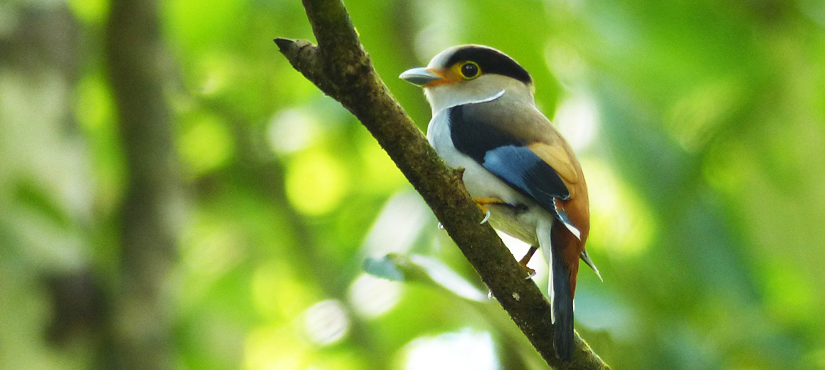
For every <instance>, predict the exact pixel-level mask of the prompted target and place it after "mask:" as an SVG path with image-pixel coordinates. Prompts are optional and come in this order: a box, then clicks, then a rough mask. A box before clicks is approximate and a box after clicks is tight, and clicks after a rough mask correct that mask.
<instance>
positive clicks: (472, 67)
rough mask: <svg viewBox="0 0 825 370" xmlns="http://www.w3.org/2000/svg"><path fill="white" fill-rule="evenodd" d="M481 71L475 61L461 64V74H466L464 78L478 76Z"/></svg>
mask: <svg viewBox="0 0 825 370" xmlns="http://www.w3.org/2000/svg"><path fill="white" fill-rule="evenodd" d="M479 72H480V71H479V70H478V64H475V63H473V62H467V63H464V65H462V66H461V74H462V75H463V76H464V78H467V79H470V78H476V77H478V73H479Z"/></svg>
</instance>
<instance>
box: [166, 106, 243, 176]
mask: <svg viewBox="0 0 825 370" xmlns="http://www.w3.org/2000/svg"><path fill="white" fill-rule="evenodd" d="M180 151H181V154H182V155H183V159H184V160H185V161H186V162H187V163H189V165H190V166H191V168H192V170H193V171H194V172H195V174H203V173H205V172H209V171H212V170H215V169H217V168H219V167H221V166H223V165H224V164H226V162H228V161H229V159H230V158H232V156H233V153H234V151H235V146H234V142H233V140H232V136H231V135H230V133H229V130H228V129H227V128H226V126H225V125H224V123H223V121H222V120H220V119H219V118H217V117H215V116H210V115H203V116H200V117H197V118H195V120H194V122H192V123H191V126H189V127H188V129H186V130H185V131H184V132H183V134H182V135H181V138H180Z"/></svg>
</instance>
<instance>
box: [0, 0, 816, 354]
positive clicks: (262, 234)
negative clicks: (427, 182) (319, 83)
mask: <svg viewBox="0 0 825 370" xmlns="http://www.w3.org/2000/svg"><path fill="white" fill-rule="evenodd" d="M346 5H347V7H348V9H349V11H350V14H351V17H352V20H353V23H354V24H355V26H356V28H357V30H358V32H359V34H360V37H361V41H362V43H363V44H364V46H365V48H366V50H367V51H368V52H369V53H370V55H371V57H372V61H373V63H374V65H375V68H376V69H377V71H378V73H379V74H380V75H381V77H382V78H383V79H384V82H385V83H386V84H387V85H388V86H389V88H390V90H391V91H392V92H393V94H394V95H395V97H396V98H397V99H398V100H399V101H400V103H401V104H402V106H403V107H404V108H405V109H406V110H407V112H408V113H409V114H410V116H411V117H412V118H413V119H414V120H415V122H416V123H417V124H418V126H419V127H420V128H421V129H422V130H425V129H426V124H427V122H428V121H429V119H430V112H429V107H428V105H427V103H426V101H425V100H424V97H423V94H422V93H421V91H420V89H418V88H416V87H415V86H412V85H409V84H406V83H404V82H403V81H401V80H399V79H398V78H397V76H398V75H399V74H400V73H401V72H402V71H404V70H406V69H407V68H411V67H416V66H422V65H425V64H426V63H427V61H428V60H429V59H430V58H431V57H432V56H434V55H435V54H436V53H438V52H439V51H441V50H443V49H444V48H446V47H448V46H452V45H455V44H461V43H477V44H485V45H489V46H492V47H495V48H498V49H500V50H502V51H504V52H505V53H507V54H509V55H510V56H512V57H513V58H515V59H516V60H517V61H519V62H520V63H521V64H522V66H524V67H525V68H526V69H527V70H528V71H530V72H531V74H532V75H533V77H534V79H535V81H536V100H537V103H538V105H539V107H540V109H541V110H542V111H543V112H544V113H545V114H546V115H547V116H548V117H551V118H553V120H554V122H555V123H556V124H557V126H558V127H559V128H560V130H561V131H562V133H563V134H564V135H565V136H566V137H568V139H569V140H570V141H571V143H572V144H573V146H574V149H575V150H576V152H577V154H578V155H579V158H580V160H581V162H582V166H583V168H584V172H585V175H586V177H587V181H588V184H589V188H590V194H591V213H592V220H593V224H592V231H591V238H590V241H589V243H588V251H589V253H590V255H591V257H592V258H593V260H594V261H595V262H596V264H597V265H598V266H599V268H600V270H601V273H602V276H603V277H604V282H599V281H598V279H597V278H596V276H595V275H594V274H593V273H592V272H591V271H589V270H585V269H583V270H582V271H581V274H580V279H579V281H580V283H579V288H578V290H577V293H578V294H577V297H576V312H577V316H576V319H577V322H576V328H577V329H578V330H579V332H580V334H581V335H582V337H583V338H584V339H586V340H587V341H588V342H589V343H590V344H591V346H592V347H593V349H594V350H595V351H596V352H597V353H598V354H600V355H601V356H602V358H603V359H604V360H606V361H607V362H608V363H609V364H610V365H611V366H613V368H615V369H737V370H739V369H742V370H744V369H824V368H825V332H824V330H823V329H825V268H824V267H823V266H825V3H824V2H821V1H818V0H798V1H791V0H744V1H734V0H721V1H711V0H694V1H689V0H675V1H662V2H656V1H640V0H616V1H597V0H547V1H543V2H542V1H494V0H477V1H469V0H464V1H461V0H448V1H435V0H422V1H403V0H400V1H365V0H360V1H356V0H351V1H348V2H347V3H346ZM159 7H160V17H161V22H162V33H161V38H162V40H163V44H164V46H165V51H164V53H165V55H166V59H165V60H164V63H163V65H164V66H166V69H165V73H166V78H165V79H164V81H163V86H164V87H165V90H164V92H165V98H166V101H167V102H168V104H169V106H170V107H171V112H172V115H173V119H172V122H173V132H174V137H173V139H174V143H175V148H176V154H177V158H178V159H179V161H180V166H179V167H180V173H179V178H178V179H176V181H179V182H180V184H181V188H182V189H183V191H182V192H181V194H180V200H181V204H182V206H181V207H180V208H181V209H180V210H179V211H175V213H174V214H173V219H174V223H175V224H176V225H177V228H176V229H175V230H176V231H175V233H176V235H177V241H178V242H177V250H178V253H177V255H176V256H175V260H174V261H175V263H174V265H173V266H171V271H170V273H169V274H167V275H164V276H161V277H160V278H161V279H162V281H163V284H162V286H163V289H164V292H165V297H166V300H165V302H166V310H167V312H166V313H167V314H168V315H169V316H170V317H171V319H172V325H171V331H170V333H169V334H168V335H169V336H170V337H171V338H172V340H171V341H170V344H169V345H170V346H171V352H170V353H171V354H172V362H173V364H174V368H176V369H251V370H252V369H254V370H258V369H285V370H289V369H313V370H315V369H319V370H320V369H427V370H434V369H441V368H444V369H447V368H449V369H461V368H472V369H540V368H542V363H541V360H540V359H539V358H537V357H536V354H535V353H534V351H533V350H532V348H531V347H530V346H529V344H528V343H526V342H524V340H523V338H521V337H520V334H519V333H518V332H517V331H514V330H516V329H515V326H514V325H513V324H512V322H510V321H509V319H508V318H507V317H506V315H505V314H504V313H503V312H502V311H501V310H500V308H498V306H497V304H496V303H495V302H490V301H487V300H486V289H485V288H484V287H483V284H481V283H480V282H479V279H478V277H477V276H476V275H475V273H474V272H473V271H472V268H471V267H470V266H469V265H468V264H467V262H466V261H464V260H463V258H462V256H461V255H460V253H459V251H458V250H457V248H456V247H455V246H454V245H453V244H452V242H451V241H450V240H449V238H448V237H447V236H446V234H445V232H444V231H443V230H440V229H439V228H438V227H437V222H436V220H435V219H434V217H433V216H432V213H431V212H430V211H429V209H427V208H426V205H424V204H423V202H422V201H421V198H420V197H419V196H418V195H417V194H416V193H415V192H414V191H413V190H412V188H411V186H410V185H409V184H408V183H407V182H406V180H405V179H404V178H403V176H402V175H401V174H400V172H399V171H398V170H397V168H396V167H395V166H394V165H393V163H392V162H391V161H390V160H389V158H388V157H387V155H386V154H385V153H384V152H383V151H382V150H381V149H380V147H378V145H377V144H376V143H375V141H374V139H373V138H372V137H371V136H370V135H369V133H368V132H367V131H366V130H365V129H364V128H363V127H362V126H361V125H360V124H359V123H358V122H357V121H356V120H355V119H354V118H353V117H352V116H351V115H350V114H349V113H348V112H347V111H345V110H344V109H343V108H341V107H340V105H338V104H337V103H336V102H335V101H333V100H331V99H330V98H328V97H325V96H324V95H323V94H322V93H320V92H319V91H318V90H317V89H316V88H315V87H314V86H313V85H311V84H310V83H309V82H307V81H306V80H305V79H304V78H303V77H302V76H301V75H300V74H299V73H297V72H295V71H294V70H293V69H292V68H291V67H290V66H289V64H288V63H287V62H286V60H285V59H284V58H283V57H282V56H281V55H280V54H279V53H278V50H277V47H276V46H275V44H274V43H273V42H272V39H273V38H275V37H287V38H305V39H310V40H312V39H313V36H312V33H311V30H310V28H309V24H308V22H307V20H306V16H305V14H304V13H303V8H302V7H301V4H300V3H299V2H297V1H284V0H270V1H261V0H206V1H195V0H167V1H163V2H161V3H160V4H159ZM109 9H110V3H109V2H108V1H106V0H69V1H68V2H62V1H59V0H49V1H47V0H26V1H24V0H4V1H3V2H2V3H0V368H2V369H44V370H45V369H49V370H51V369H56V370H62V369H66V370H69V369H87V368H98V363H97V362H96V360H95V359H96V358H99V357H100V356H101V354H100V353H99V352H100V351H101V348H105V346H101V345H100V342H101V341H103V340H105V339H104V338H105V336H104V335H102V334H100V332H101V329H100V328H99V327H98V326H99V325H98V324H96V323H95V322H96V320H95V318H96V317H98V316H99V315H102V314H100V313H99V312H97V311H95V313H94V314H90V315H89V317H88V318H86V320H85V321H84V320H75V321H72V323H73V324H72V325H71V326H70V327H69V328H63V329H62V330H58V329H55V328H54V325H55V324H54V322H55V317H56V309H55V304H54V302H55V300H56V298H55V295H54V293H53V288H52V287H53V286H54V285H55V281H57V282H59V281H61V279H64V278H65V276H77V275H78V274H79V275H80V276H90V277H89V279H91V280H94V281H102V282H104V283H103V284H100V285H102V286H103V288H102V289H103V291H106V290H107V289H109V290H111V289H114V288H113V286H112V285H107V284H106V283H105V282H106V281H110V280H112V279H117V277H118V276H119V274H120V272H119V269H120V267H119V266H120V264H119V263H118V258H119V250H120V244H119V233H120V230H121V229H120V226H119V222H120V220H121V218H120V212H121V207H122V202H123V199H124V196H125V191H126V189H127V187H128V183H129V181H130V180H129V178H128V176H126V174H125V168H126V163H125V162H124V153H123V148H122V139H121V134H120V131H119V129H118V124H117V115H116V112H117V109H118V106H117V104H116V102H115V100H114V99H113V95H112V88H111V86H110V81H109V77H108V74H107V69H106V56H105V48H104V46H103V40H104V36H105V33H106V32H107V28H106V27H105V23H106V19H107V16H108V12H109ZM32 14H34V15H37V16H40V15H48V16H51V15H55V14H56V15H57V16H56V17H57V19H61V20H63V21H62V22H63V23H58V24H56V23H52V22H45V23H44V22H38V23H31V22H30V20H31V19H32ZM35 18H37V17H35ZM46 19H47V20H48V19H51V18H48V17H47V18H46ZM39 38H42V39H44V40H46V42H47V44H48V45H51V46H53V49H54V50H52V51H51V53H52V54H49V55H46V56H42V55H40V56H38V55H37V54H36V53H35V54H36V56H35V57H33V59H32V60H30V61H29V62H27V63H20V61H19V60H13V59H12V58H7V57H4V56H3V54H5V55H6V56H9V55H12V52H13V51H14V50H17V49H14V50H12V47H11V46H9V45H17V46H15V48H22V49H26V48H29V47H31V48H35V47H38V46H37V45H36V44H35V43H33V42H30V39H38V40H39ZM40 58H44V59H46V58H53V59H56V60H63V59H65V60H69V64H70V65H71V68H69V70H68V71H67V70H66V69H63V68H59V67H56V66H55V65H54V64H50V63H40V62H39V61H41V60H42V59H40ZM170 207H171V206H170ZM508 242H511V244H513V250H514V254H516V255H517V256H519V257H520V253H523V251H524V249H525V246H524V245H520V244H518V243H512V241H511V240H508ZM387 253H397V254H396V255H392V256H391V257H390V258H384V256H385V255H386V254H387ZM365 261H366V262H365ZM534 262H535V265H534V266H533V267H534V268H536V269H539V270H540V272H539V275H538V276H537V277H536V280H537V283H538V284H539V286H541V287H544V286H545V285H546V277H545V276H544V274H546V272H545V271H546V269H544V267H543V266H541V263H540V262H541V259H540V258H536V259H535V261H534ZM396 264H404V266H405V267H403V268H401V269H400V270H403V271H404V272H406V273H407V274H406V275H405V276H406V278H401V279H402V280H412V281H397V280H396V281H390V280H385V279H380V278H377V277H375V276H374V275H370V274H367V273H365V266H366V269H367V270H369V271H371V272H373V273H375V274H377V275H381V276H385V277H395V278H396V279H398V278H399V277H400V275H399V270H397V269H395V265H396ZM92 285H94V284H92ZM103 296H104V297H106V295H105V294H104V295H103ZM73 297H75V298H76V299H78V300H80V299H82V297H76V296H73ZM101 299H103V300H104V302H103V303H101V304H100V307H103V308H101V310H102V311H101V312H105V310H107V307H110V306H109V305H107V304H106V302H105V299H106V298H101ZM104 325H105V324H104ZM55 330H57V333H58V334H55V333H56V332H55ZM545 366H546V365H545Z"/></svg>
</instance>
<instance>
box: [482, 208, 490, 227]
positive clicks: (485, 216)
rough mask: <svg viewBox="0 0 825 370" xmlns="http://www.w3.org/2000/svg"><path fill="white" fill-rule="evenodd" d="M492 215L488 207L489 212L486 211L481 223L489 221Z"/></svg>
mask: <svg viewBox="0 0 825 370" xmlns="http://www.w3.org/2000/svg"><path fill="white" fill-rule="evenodd" d="M490 215H491V212H490V210H489V209H488V210H487V212H486V213H484V219H482V220H481V222H480V224H482V225H484V224H485V223H487V221H489V220H490Z"/></svg>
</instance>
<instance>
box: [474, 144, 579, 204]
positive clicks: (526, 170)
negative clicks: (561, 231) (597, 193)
mask: <svg viewBox="0 0 825 370" xmlns="http://www.w3.org/2000/svg"><path fill="white" fill-rule="evenodd" d="M481 165H482V166H483V167H484V168H486V169H487V170H488V171H490V172H492V173H493V174H495V175H496V176H498V177H499V178H500V179H502V180H504V181H505V182H507V183H508V184H509V185H510V186H512V187H513V188H515V189H517V190H519V192H521V193H523V194H524V195H527V196H529V197H531V198H533V199H535V200H536V201H538V203H539V204H541V205H542V206H544V207H545V208H547V209H548V210H555V209H556V204H555V200H554V199H556V198H559V199H562V200H564V199H567V198H569V197H570V192H569V191H568V190H567V186H565V185H564V182H562V180H561V178H560V177H559V175H558V174H557V173H556V171H555V170H554V169H553V167H550V165H548V164H547V163H546V162H544V160H542V159H541V158H539V156H537V155H536V154H535V153H533V151H532V150H530V148H527V147H524V146H513V145H508V146H502V147H498V148H495V149H492V150H488V151H487V153H486V154H485V155H484V160H483V161H482V162H481Z"/></svg>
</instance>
